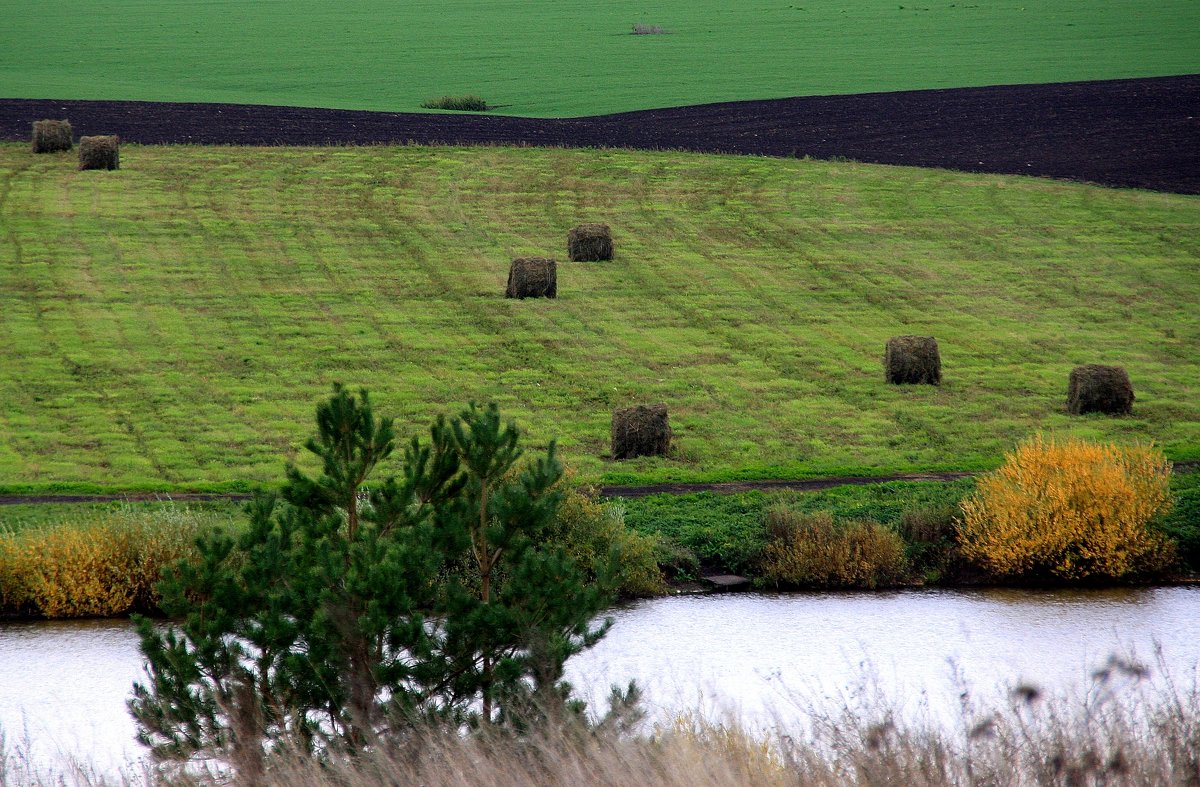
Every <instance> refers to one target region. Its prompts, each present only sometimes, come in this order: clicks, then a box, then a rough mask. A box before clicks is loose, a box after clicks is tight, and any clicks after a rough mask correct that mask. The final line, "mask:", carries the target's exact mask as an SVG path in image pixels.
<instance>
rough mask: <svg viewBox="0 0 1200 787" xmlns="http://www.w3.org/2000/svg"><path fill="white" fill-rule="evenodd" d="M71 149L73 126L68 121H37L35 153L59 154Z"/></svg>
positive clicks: (34, 125) (34, 124) (34, 123)
mask: <svg viewBox="0 0 1200 787" xmlns="http://www.w3.org/2000/svg"><path fill="white" fill-rule="evenodd" d="M70 149H71V124H70V123H69V122H68V121H66V120H35V121H34V122H33V152H34V153H57V152H58V151H61V150H70Z"/></svg>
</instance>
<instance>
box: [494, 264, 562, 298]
mask: <svg viewBox="0 0 1200 787" xmlns="http://www.w3.org/2000/svg"><path fill="white" fill-rule="evenodd" d="M504 297H505V298H557V297H558V272H557V265H556V264H555V262H554V260H550V259H545V258H542V257H523V258H521V259H516V260H513V261H512V265H510V266H509V268H508V288H507V289H506V290H505V291H504Z"/></svg>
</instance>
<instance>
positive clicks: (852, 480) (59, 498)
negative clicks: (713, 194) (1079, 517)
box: [0, 460, 1200, 506]
mask: <svg viewBox="0 0 1200 787" xmlns="http://www.w3.org/2000/svg"><path fill="white" fill-rule="evenodd" d="M1172 469H1173V470H1174V472H1176V473H1194V472H1197V471H1200V460H1189V461H1186V462H1175V463H1174V464H1173V465H1172ZM974 475H977V473H974V472H965V471H964V472H945V473H909V474H901V475H885V476H833V477H830V478H808V479H804V480H792V481H788V480H774V481H726V482H722V483H715V484H649V485H646V486H602V487H599V488H598V489H597V491H598V492H599V494H600V496H601V497H645V496H646V495H662V494H670V495H688V494H693V493H695V492H716V493H717V494H722V495H732V494H737V493H738V492H753V491H762V492H771V491H783V490H786V491H791V492H819V491H820V490H822V489H831V488H833V487H835V486H865V485H867V484H886V483H890V482H892V481H918V482H920V481H924V482H930V483H946V482H948V481H957V480H959V479H960V478H970V477H972V476H974ZM251 497H252V495H248V494H240V493H238V494H210V493H192V492H183V493H178V494H174V493H167V492H162V493H153V492H137V493H133V492H131V493H129V494H124V495H0V506H11V505H29V504H38V503H116V502H131V503H143V502H155V501H167V500H170V501H174V502H177V503H197V502H213V501H219V500H228V501H231V502H239V501H245V500H249V499H250V498H251Z"/></svg>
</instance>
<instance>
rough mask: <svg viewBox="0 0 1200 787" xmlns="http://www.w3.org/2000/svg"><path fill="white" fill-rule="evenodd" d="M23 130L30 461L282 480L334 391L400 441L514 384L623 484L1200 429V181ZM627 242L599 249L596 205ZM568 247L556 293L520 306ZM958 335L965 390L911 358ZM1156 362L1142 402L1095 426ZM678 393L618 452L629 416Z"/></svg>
mask: <svg viewBox="0 0 1200 787" xmlns="http://www.w3.org/2000/svg"><path fill="white" fill-rule="evenodd" d="M122 166H123V169H122V170H120V171H118V172H112V173H79V172H76V171H75V170H74V167H73V165H72V161H71V160H70V157H69V156H41V157H37V158H33V157H31V156H30V155H29V154H28V152H27V146H25V145H16V144H7V145H0V199H2V201H0V345H2V346H3V347H4V348H5V356H4V357H5V362H4V364H3V365H2V366H0V485H2V486H6V487H9V488H21V489H24V490H37V489H50V488H70V487H71V486H72V485H80V486H87V487H88V488H96V487H103V488H111V489H185V488H227V487H229V486H230V485H232V484H245V483H271V482H274V481H276V480H277V479H278V478H279V470H280V466H281V463H282V461H283V460H284V459H285V458H288V457H293V456H296V454H297V447H298V445H299V444H300V442H301V441H302V440H303V439H304V437H305V436H306V434H307V430H308V424H309V420H310V418H311V412H312V407H313V403H314V402H315V401H316V400H317V399H318V398H320V397H322V396H323V395H325V394H326V393H327V391H328V388H329V385H330V383H332V382H333V381H335V380H339V381H343V382H345V383H347V384H349V385H352V386H358V385H366V386H368V387H369V388H370V389H371V391H372V393H373V394H374V395H375V398H376V400H377V407H378V408H379V409H380V410H381V411H382V412H385V413H389V414H394V415H395V416H396V417H397V419H398V427H399V431H400V433H401V434H410V433H413V432H415V431H419V430H422V429H423V428H424V426H423V425H424V424H427V423H428V421H429V419H430V418H431V417H432V415H433V414H434V413H436V412H438V411H445V410H456V409H457V408H459V407H461V406H462V405H463V404H464V403H465V402H466V401H467V400H469V399H478V400H495V401H497V402H498V403H499V404H500V406H501V408H502V411H503V412H504V413H505V414H506V415H507V416H509V417H513V418H516V419H517V420H518V421H519V422H520V423H521V424H522V426H523V427H525V428H527V429H528V431H529V434H530V437H531V439H532V440H533V442H534V444H544V443H545V442H546V441H548V440H549V439H550V438H552V437H557V438H558V439H559V441H560V444H561V446H562V450H563V453H564V455H565V457H566V458H567V460H568V461H569V462H570V463H571V464H572V465H574V466H575V467H576V468H578V469H579V470H580V471H581V473H582V475H583V477H585V478H590V479H604V480H606V481H610V482H630V481H661V480H722V479H729V478H749V477H798V476H813V475H826V474H838V473H845V472H849V471H853V472H856V473H864V474H882V473H886V472H905V471H913V470H928V469H935V468H952V469H972V468H982V467H989V466H993V465H995V464H996V463H998V461H999V459H1000V456H1001V454H1002V453H1003V452H1004V451H1005V450H1008V449H1010V448H1011V447H1012V446H1013V445H1014V444H1015V443H1016V442H1017V441H1018V440H1020V439H1022V438H1023V437H1025V436H1027V435H1028V434H1030V433H1031V432H1033V431H1036V430H1039V429H1042V430H1048V431H1063V432H1069V433H1072V434H1077V435H1081V436H1085V437H1089V438H1094V439H1103V440H1121V441H1128V440H1138V439H1154V440H1156V441H1158V442H1159V443H1160V444H1162V445H1163V447H1164V448H1165V449H1166V451H1167V453H1168V455H1170V456H1171V458H1174V459H1182V458H1194V457H1197V456H1200V397H1198V396H1197V386H1198V385H1200V373H1198V372H1200V352H1198V351H1197V347H1200V324H1198V323H1197V321H1196V320H1195V319H1194V311H1195V307H1196V304H1197V303H1200V276H1198V275H1197V265H1198V263H1197V260H1200V200H1197V199H1196V198H1189V197H1181V196H1176V195H1167V194H1150V193H1142V192H1134V191H1114V190H1107V189H1101V188H1095V187H1088V186H1082V185H1075V184H1064V183H1056V182H1049V181H1041V180H1032V179H1021V178H1006V177H1000V176H990V175H972V174H959V173H949V172H942V171H930V170H918V169H904V168H884V167H872V166H866V165H857V164H852V163H818V162H807V161H780V160H766V159H755V158H737V157H719V156H700V155H679V154H653V153H625V152H612V151H562V150H519V151H516V150H505V149H454V148H418V147H400V148H395V147H375V148H348V149H341V148H334V149H248V148H202V147H138V146H128V147H126V148H125V149H124V150H123V151H122ZM581 221H605V222H608V223H610V224H611V225H612V226H613V229H614V236H615V242H616V249H617V251H616V253H617V258H616V259H615V260H614V261H613V262H609V263H594V264H583V263H566V262H565V261H562V260H563V259H564V257H565V254H564V251H565V242H566V233H567V230H568V229H569V228H570V227H571V226H574V225H575V224H576V223H579V222H581ZM547 253H550V254H554V255H556V256H558V257H559V259H560V273H559V292H560V295H559V298H558V299H557V300H551V301H547V300H528V301H519V302H518V301H508V300H505V299H504V298H503V297H502V293H503V290H504V283H505V279H506V275H507V270H508V264H509V262H510V260H511V259H512V258H513V257H517V256H536V255H544V254H547ZM901 333H916V334H930V335H934V336H936V337H937V339H938V341H939V344H940V345H941V348H942V360H943V364H944V367H943V371H944V378H945V379H944V383H943V385H942V386H941V387H940V388H933V387H929V386H919V387H894V386H887V385H884V384H883V372H882V367H881V356H882V353H883V347H884V343H885V341H886V340H887V338H888V337H889V336H892V335H895V334H901ZM1090 362H1098V363H1114V364H1120V365H1123V366H1125V367H1126V368H1127V369H1128V370H1129V373H1130V375H1131V377H1132V379H1133V383H1134V387H1135V390H1136V393H1137V397H1138V398H1137V402H1136V403H1135V407H1134V415H1133V416H1132V417H1129V418H1121V419H1107V418H1101V417H1085V418H1069V417H1068V416H1067V415H1066V414H1065V413H1064V404H1065V393H1066V382H1067V375H1068V373H1069V371H1070V369H1071V368H1072V367H1073V366H1074V365H1076V364H1081V363H1090ZM654 401H661V402H665V403H667V404H668V406H669V408H670V412H671V422H672V426H673V428H674V430H675V434H676V444H675V448H674V453H673V455H672V456H671V457H670V458H668V459H656V460H650V459H643V460H638V461H635V462H629V463H621V464H616V463H612V462H609V461H608V460H606V459H605V458H604V456H605V454H606V453H607V451H608V429H609V418H610V415H611V412H612V409H613V408H614V407H618V406H624V405H628V404H632V403H637V402H654Z"/></svg>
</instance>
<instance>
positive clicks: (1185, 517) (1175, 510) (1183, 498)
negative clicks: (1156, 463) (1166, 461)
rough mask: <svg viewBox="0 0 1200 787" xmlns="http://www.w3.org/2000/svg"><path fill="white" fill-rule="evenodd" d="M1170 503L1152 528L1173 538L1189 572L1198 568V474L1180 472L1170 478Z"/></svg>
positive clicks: (1182, 562)
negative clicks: (1171, 501)
mask: <svg viewBox="0 0 1200 787" xmlns="http://www.w3.org/2000/svg"><path fill="white" fill-rule="evenodd" d="M1171 491H1172V499H1173V504H1172V507H1171V510H1170V511H1169V512H1167V513H1166V515H1165V516H1162V517H1160V518H1159V519H1158V520H1157V521H1156V522H1155V523H1154V525H1155V527H1156V529H1157V530H1159V531H1160V532H1162V533H1164V534H1166V535H1167V536H1169V537H1170V538H1172V539H1174V541H1175V543H1176V545H1177V546H1178V548H1179V561H1180V563H1181V565H1182V566H1183V568H1184V569H1186V570H1188V571H1193V572H1195V571H1200V473H1197V472H1193V473H1182V474H1177V475H1175V476H1173V477H1172V478H1171Z"/></svg>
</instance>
